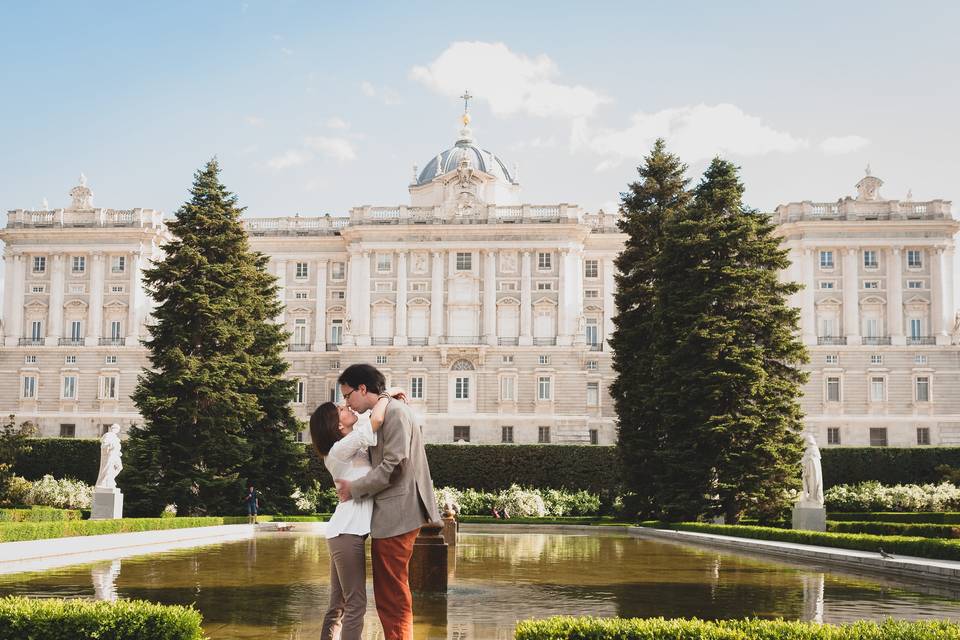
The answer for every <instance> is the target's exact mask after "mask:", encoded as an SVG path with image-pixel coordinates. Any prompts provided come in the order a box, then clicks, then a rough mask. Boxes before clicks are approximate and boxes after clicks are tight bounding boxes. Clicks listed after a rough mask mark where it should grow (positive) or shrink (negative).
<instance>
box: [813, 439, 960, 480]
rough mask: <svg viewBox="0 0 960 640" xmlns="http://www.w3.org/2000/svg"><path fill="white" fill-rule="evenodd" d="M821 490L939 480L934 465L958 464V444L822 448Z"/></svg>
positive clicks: (955, 465)
mask: <svg viewBox="0 0 960 640" xmlns="http://www.w3.org/2000/svg"><path fill="white" fill-rule="evenodd" d="M820 455H821V456H822V460H821V461H822V463H823V485H824V488H825V489H829V488H830V487H832V486H834V485H838V484H858V483H860V482H866V481H867V480H876V481H878V482H880V483H881V484H886V485H894V484H925V483H928V482H932V483H937V482H940V480H941V479H942V478H941V477H940V475H941V474H940V473H938V472H937V471H936V467H937V466H938V465H941V464H945V465H949V466H951V467H960V447H906V448H900V447H836V448H831V447H823V448H821V449H820Z"/></svg>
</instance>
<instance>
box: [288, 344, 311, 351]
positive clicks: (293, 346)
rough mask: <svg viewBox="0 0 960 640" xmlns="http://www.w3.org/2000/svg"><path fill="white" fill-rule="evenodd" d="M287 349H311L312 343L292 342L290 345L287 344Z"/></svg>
mask: <svg viewBox="0 0 960 640" xmlns="http://www.w3.org/2000/svg"><path fill="white" fill-rule="evenodd" d="M287 349H288V350H289V351H310V343H309V342H303V343H301V342H291V343H290V344H289V345H287Z"/></svg>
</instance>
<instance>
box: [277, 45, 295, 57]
mask: <svg viewBox="0 0 960 640" xmlns="http://www.w3.org/2000/svg"><path fill="white" fill-rule="evenodd" d="M280 53H282V54H284V55H287V56H292V55H293V49H291V48H289V47H281V48H280Z"/></svg>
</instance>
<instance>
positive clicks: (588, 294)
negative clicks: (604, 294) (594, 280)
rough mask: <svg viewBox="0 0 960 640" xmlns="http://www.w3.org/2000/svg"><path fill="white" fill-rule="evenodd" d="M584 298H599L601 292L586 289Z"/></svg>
mask: <svg viewBox="0 0 960 640" xmlns="http://www.w3.org/2000/svg"><path fill="white" fill-rule="evenodd" d="M583 297H584V298H599V297H600V292H599V291H598V290H596V289H585V290H584V292H583Z"/></svg>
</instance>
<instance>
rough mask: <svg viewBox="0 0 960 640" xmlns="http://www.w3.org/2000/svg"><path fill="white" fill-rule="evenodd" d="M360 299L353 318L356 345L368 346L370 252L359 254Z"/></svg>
mask: <svg viewBox="0 0 960 640" xmlns="http://www.w3.org/2000/svg"><path fill="white" fill-rule="evenodd" d="M360 273H361V276H360V289H359V291H360V300H359V301H358V303H357V313H358V314H359V316H358V317H356V318H354V321H353V324H354V331H355V332H356V334H357V346H360V347H369V346H370V312H371V311H372V309H371V308H370V302H371V299H370V252H369V251H364V252H363V253H361V254H360Z"/></svg>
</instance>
